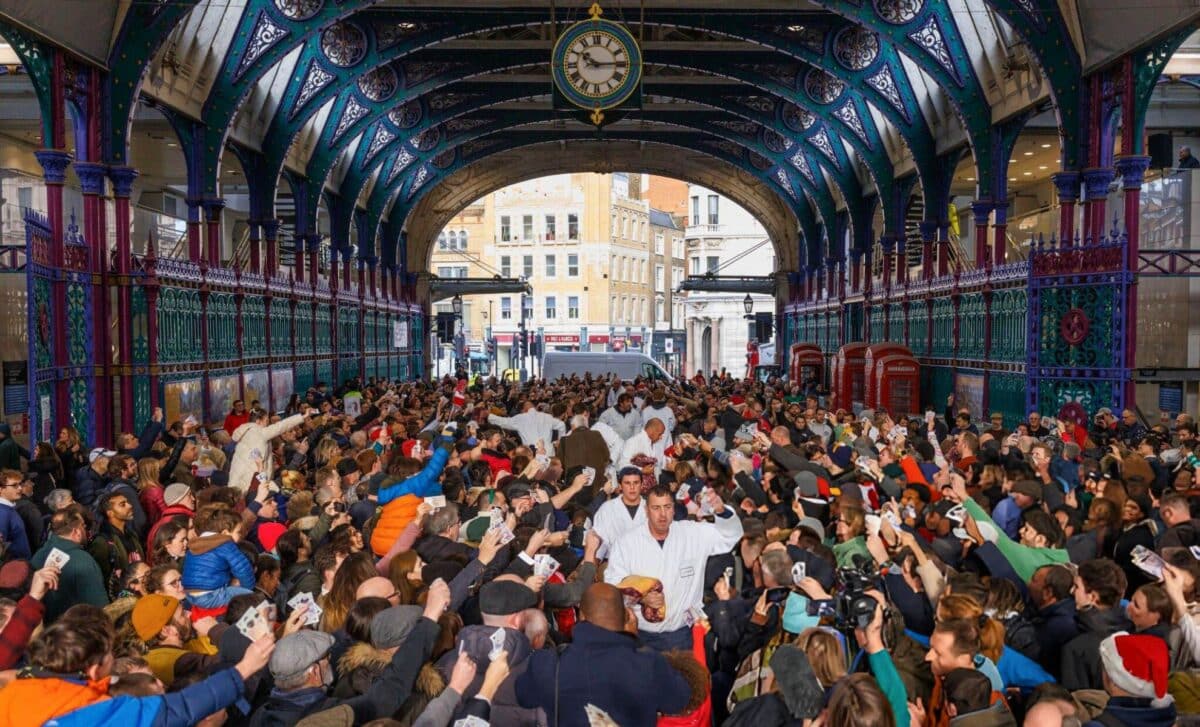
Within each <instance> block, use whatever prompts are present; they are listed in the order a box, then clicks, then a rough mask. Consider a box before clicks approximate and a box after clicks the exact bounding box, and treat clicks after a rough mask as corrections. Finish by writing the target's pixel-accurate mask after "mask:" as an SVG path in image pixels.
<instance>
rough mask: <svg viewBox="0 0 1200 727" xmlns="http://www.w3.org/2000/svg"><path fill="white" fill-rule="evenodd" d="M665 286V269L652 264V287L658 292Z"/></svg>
mask: <svg viewBox="0 0 1200 727" xmlns="http://www.w3.org/2000/svg"><path fill="white" fill-rule="evenodd" d="M666 287H667V270H666V268H664V267H663V266H662V265H655V266H654V289H655V290H657V291H659V292H660V293H661V292H662V291H663V290H664V289H665V288H666Z"/></svg>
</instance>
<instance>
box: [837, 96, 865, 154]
mask: <svg viewBox="0 0 1200 727" xmlns="http://www.w3.org/2000/svg"><path fill="white" fill-rule="evenodd" d="M833 116H834V118H836V119H837V120H838V121H841V122H842V123H843V124H845V125H846V126H848V127H849V128H850V131H853V132H854V135H855V136H857V137H858V138H859V139H861V140H862V142H863V143H864V144H866V145H867V146H868V147H870V146H871V140H870V139H869V138H868V137H867V129H866V127H864V126H863V122H862V119H861V118H859V116H858V107H857V106H855V105H854V99H850V100H848V101H846V103H845V104H843V105H842V106H841V107H840V108H838V109H835V110H834V112H833Z"/></svg>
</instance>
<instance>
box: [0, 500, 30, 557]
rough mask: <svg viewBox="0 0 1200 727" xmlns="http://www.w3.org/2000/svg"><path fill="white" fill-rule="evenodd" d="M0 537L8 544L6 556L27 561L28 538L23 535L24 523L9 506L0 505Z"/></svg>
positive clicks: (28, 553)
mask: <svg viewBox="0 0 1200 727" xmlns="http://www.w3.org/2000/svg"><path fill="white" fill-rule="evenodd" d="M0 537H3V538H4V542H5V543H7V544H8V555H9V556H10V558H12V559H16V560H29V558H30V556H31V555H33V553H32V552H31V551H30V550H29V538H28V536H26V534H25V522H24V521H23V520H21V516H20V515H19V514H18V513H17V509H16V508H15V507H13V506H11V505H5V504H4V503H0Z"/></svg>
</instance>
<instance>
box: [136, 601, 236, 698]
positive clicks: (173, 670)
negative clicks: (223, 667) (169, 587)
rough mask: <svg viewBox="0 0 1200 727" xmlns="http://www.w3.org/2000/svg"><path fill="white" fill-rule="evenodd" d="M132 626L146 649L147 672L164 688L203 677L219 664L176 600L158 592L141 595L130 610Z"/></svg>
mask: <svg viewBox="0 0 1200 727" xmlns="http://www.w3.org/2000/svg"><path fill="white" fill-rule="evenodd" d="M209 622H211V619H209ZM131 623H132V624H133V629H134V631H136V632H137V635H138V638H139V639H141V640H142V641H144V642H146V646H148V647H149V651H147V652H146V661H147V663H149V664H150V670H151V671H153V672H154V676H156V677H158V678H159V679H160V680H161V681H162V683H163V686H164V687H166V688H167V689H170V688H171V684H173V683H174V682H175V680H176V679H182V678H184V677H186V676H189V675H191V674H205V673H207V672H208V670H209V668H210V667H212V666H214V665H215V664H218V663H220V657H218V656H217V650H216V648H214V647H213V645H212V642H210V641H208V639H197V638H196V630H195V628H194V627H193V626H192V621H191V619H190V618H189V617H188V614H187V611H185V610H183V607H182V604H181V603H180V602H179V600H178V599H176V598H172V597H171V596H164V595H161V594H157V593H152V594H150V595H148V596H142V597H141V598H140V599H138V602H137V605H135V606H134V607H133V615H132V617H131Z"/></svg>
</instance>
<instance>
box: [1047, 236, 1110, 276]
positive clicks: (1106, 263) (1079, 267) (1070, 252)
mask: <svg viewBox="0 0 1200 727" xmlns="http://www.w3.org/2000/svg"><path fill="white" fill-rule="evenodd" d="M1125 240H1126V237H1125V234H1124V233H1120V234H1119V235H1118V234H1116V233H1114V234H1113V235H1112V236H1111V237H1109V238H1107V239H1102V242H1101V244H1099V245H1087V246H1080V245H1061V246H1060V245H1057V244H1056V243H1055V239H1054V238H1053V237H1052V238H1050V243H1049V244H1048V245H1047V244H1046V243H1045V240H1044V239H1040V240H1039V241H1038V242H1037V243H1035V244H1034V249H1035V251H1036V255H1035V256H1034V257H1033V262H1032V271H1033V275H1034V276H1035V277H1048V276H1058V275H1080V274H1084V273H1108V272H1116V271H1119V270H1121V269H1122V266H1123V265H1124V261H1125V250H1124V245H1125Z"/></svg>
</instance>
